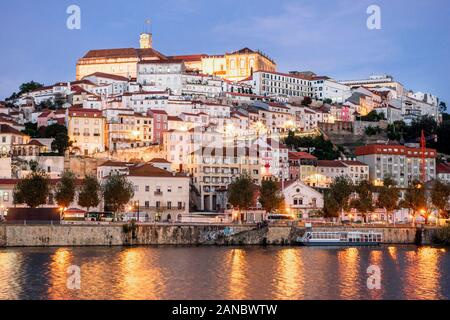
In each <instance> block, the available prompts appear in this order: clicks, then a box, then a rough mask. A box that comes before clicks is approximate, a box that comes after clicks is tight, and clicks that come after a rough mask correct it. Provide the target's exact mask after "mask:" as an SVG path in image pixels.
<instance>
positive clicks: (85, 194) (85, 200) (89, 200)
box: [78, 176, 101, 212]
mask: <svg viewBox="0 0 450 320" xmlns="http://www.w3.org/2000/svg"><path fill="white" fill-rule="evenodd" d="M100 190H101V186H100V183H99V182H98V180H97V178H96V177H95V176H86V177H85V178H84V182H83V185H82V186H81V190H80V192H79V193H78V204H79V205H80V206H82V207H83V208H87V211H88V212H89V209H90V208H95V207H97V206H98V205H99V203H100V196H99V195H100Z"/></svg>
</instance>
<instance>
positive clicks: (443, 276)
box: [0, 246, 450, 300]
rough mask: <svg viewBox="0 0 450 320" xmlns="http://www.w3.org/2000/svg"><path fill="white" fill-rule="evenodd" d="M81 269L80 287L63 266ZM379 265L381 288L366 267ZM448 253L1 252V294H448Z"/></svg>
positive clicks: (418, 250) (199, 249) (274, 249)
mask: <svg viewBox="0 0 450 320" xmlns="http://www.w3.org/2000/svg"><path fill="white" fill-rule="evenodd" d="M71 265H78V266H80V268H81V290H79V291H76V290H75V291H73V290H69V289H68V288H67V279H68V276H69V275H68V274H67V269H68V268H69V267H70V266H71ZM370 265H377V266H379V267H380V268H381V273H382V280H381V289H380V290H369V289H368V288H367V278H368V275H367V268H368V267H369V266H370ZM449 298H450V250H449V249H441V248H431V247H423V248H417V247H414V246H396V247H394V246H393V247H387V246H386V247H379V248H358V249H355V248H304V247H303V248H300V247H295V248H283V247H268V248H262V247H250V248H228V247H224V248H222V247H138V248H44V249H41V248H39V249H34V248H17V249H1V250H0V299H182V300H184V299H201V300H204V299H263V300H264V299H352V300H354V299H449Z"/></svg>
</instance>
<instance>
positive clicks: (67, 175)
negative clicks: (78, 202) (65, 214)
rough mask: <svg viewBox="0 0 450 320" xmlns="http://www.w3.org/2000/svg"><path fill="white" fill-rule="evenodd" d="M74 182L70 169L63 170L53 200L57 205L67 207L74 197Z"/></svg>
mask: <svg viewBox="0 0 450 320" xmlns="http://www.w3.org/2000/svg"><path fill="white" fill-rule="evenodd" d="M75 193H76V182H75V175H74V174H73V173H72V172H70V171H65V172H64V173H63V175H62V177H61V181H60V182H59V183H58V185H57V186H56V190H55V200H56V203H57V204H58V206H60V207H62V208H69V206H70V204H71V203H72V202H73V200H74V199H75Z"/></svg>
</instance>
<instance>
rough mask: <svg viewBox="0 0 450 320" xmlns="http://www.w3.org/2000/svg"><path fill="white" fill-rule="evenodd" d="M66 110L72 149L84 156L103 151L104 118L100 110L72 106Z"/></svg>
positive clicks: (104, 136)
mask: <svg viewBox="0 0 450 320" xmlns="http://www.w3.org/2000/svg"><path fill="white" fill-rule="evenodd" d="M68 112H69V117H68V123H67V131H68V135H69V140H70V141H72V151H73V152H75V153H77V154H80V155H85V156H88V155H94V154H96V153H98V152H104V151H105V144H106V141H105V140H106V130H105V129H106V119H105V117H103V114H102V111H101V110H97V109H83V108H76V107H72V108H70V109H69V110H68Z"/></svg>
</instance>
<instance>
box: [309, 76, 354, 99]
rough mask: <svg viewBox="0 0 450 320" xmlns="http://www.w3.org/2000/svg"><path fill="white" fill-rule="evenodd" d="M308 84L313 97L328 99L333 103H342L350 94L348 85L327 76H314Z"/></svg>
mask: <svg viewBox="0 0 450 320" xmlns="http://www.w3.org/2000/svg"><path fill="white" fill-rule="evenodd" d="M310 86H311V88H312V92H313V96H314V98H316V99H317V100H321V101H324V100H327V99H330V100H331V101H332V102H333V103H343V102H344V101H345V100H346V99H348V98H349V97H350V96H351V95H352V93H351V89H350V87H349V86H346V85H345V84H342V83H339V82H337V81H334V80H333V79H330V78H328V77H314V78H313V79H311V81H310Z"/></svg>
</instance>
